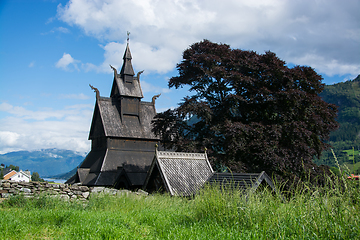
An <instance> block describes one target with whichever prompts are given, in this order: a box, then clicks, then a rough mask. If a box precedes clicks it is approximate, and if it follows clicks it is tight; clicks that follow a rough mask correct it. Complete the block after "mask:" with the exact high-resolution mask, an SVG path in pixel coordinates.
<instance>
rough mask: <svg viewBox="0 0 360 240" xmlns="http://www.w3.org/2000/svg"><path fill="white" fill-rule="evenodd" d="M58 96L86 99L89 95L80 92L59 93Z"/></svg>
mask: <svg viewBox="0 0 360 240" xmlns="http://www.w3.org/2000/svg"><path fill="white" fill-rule="evenodd" d="M60 98H65V99H80V100H86V99H89V98H90V97H89V96H87V95H85V94H83V93H80V94H61V95H60Z"/></svg>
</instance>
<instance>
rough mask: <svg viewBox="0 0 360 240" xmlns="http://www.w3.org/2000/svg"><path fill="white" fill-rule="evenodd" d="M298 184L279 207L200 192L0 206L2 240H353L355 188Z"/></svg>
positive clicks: (251, 197)
mask: <svg viewBox="0 0 360 240" xmlns="http://www.w3.org/2000/svg"><path fill="white" fill-rule="evenodd" d="M328 182H329V183H328V185H327V186H325V187H323V188H311V187H309V186H308V185H306V184H302V185H300V184H299V185H298V187H297V188H296V190H294V192H292V193H291V194H289V196H291V197H288V198H287V199H286V200H285V201H283V200H282V198H281V197H280V196H277V195H274V194H272V193H271V192H269V190H268V189H262V190H260V191H257V192H256V193H254V194H252V193H249V194H248V195H247V196H245V195H243V194H239V193H238V192H234V191H225V192H221V191H219V190H218V189H217V188H210V187H206V188H205V189H204V190H202V191H201V192H200V193H199V194H198V195H197V196H196V197H195V198H194V199H184V198H180V197H170V196H168V195H160V194H155V195H152V196H148V197H140V196H128V197H126V196H123V197H114V196H104V195H99V196H96V197H92V198H91V199H90V200H89V201H88V202H67V201H63V200H59V199H55V198H50V197H46V196H41V197H40V198H38V199H27V198H25V197H23V196H17V197H13V198H10V199H9V200H7V201H4V202H2V203H1V204H0V233H1V238H2V239H19V238H25V239H359V238H360V220H359V216H360V209H359V206H360V194H359V181H357V182H355V181H347V180H344V179H342V178H339V179H338V180H336V181H330V180H329V181H328Z"/></svg>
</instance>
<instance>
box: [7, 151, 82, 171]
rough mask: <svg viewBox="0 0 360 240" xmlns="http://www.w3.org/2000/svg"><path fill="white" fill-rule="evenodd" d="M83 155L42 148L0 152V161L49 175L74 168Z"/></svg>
mask: <svg viewBox="0 0 360 240" xmlns="http://www.w3.org/2000/svg"><path fill="white" fill-rule="evenodd" d="M83 160H84V155H81V154H79V153H76V152H73V151H70V150H62V149H42V150H38V151H18V152H10V153H6V154H0V163H3V164H5V165H10V164H13V165H16V166H19V167H20V169H22V170H30V171H31V172H38V173H39V175H40V176H41V177H42V178H43V177H49V176H53V175H57V174H61V173H65V172H69V171H71V170H73V169H74V168H76V167H77V166H78V165H79V164H80V162H81V161H83Z"/></svg>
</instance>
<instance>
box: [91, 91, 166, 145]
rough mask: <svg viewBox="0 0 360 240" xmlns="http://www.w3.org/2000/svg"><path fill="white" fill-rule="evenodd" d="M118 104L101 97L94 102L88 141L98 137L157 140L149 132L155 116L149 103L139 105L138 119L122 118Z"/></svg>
mask: <svg viewBox="0 0 360 240" xmlns="http://www.w3.org/2000/svg"><path fill="white" fill-rule="evenodd" d="M120 107H121V106H120V102H119V101H116V100H113V99H111V98H104V97H101V98H99V99H98V101H97V102H96V106H95V110H94V115H93V120H92V124H91V129H90V134H89V139H93V138H94V137H98V136H106V137H121V138H138V139H155V140H158V139H159V138H158V137H156V136H155V134H154V133H153V132H152V131H151V121H152V119H153V118H154V116H155V114H156V110H155V106H154V105H153V104H152V103H150V102H141V103H140V112H139V117H137V116H123V117H121V115H120V113H119V109H120Z"/></svg>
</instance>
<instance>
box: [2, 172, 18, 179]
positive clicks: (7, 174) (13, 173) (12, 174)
mask: <svg viewBox="0 0 360 240" xmlns="http://www.w3.org/2000/svg"><path fill="white" fill-rule="evenodd" d="M15 174H17V172H16V171H15V170H11V171H10V172H8V173H6V174H5V175H4V178H3V179H4V180H8V179H10V178H11V177H12V176H14V175H15Z"/></svg>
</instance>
